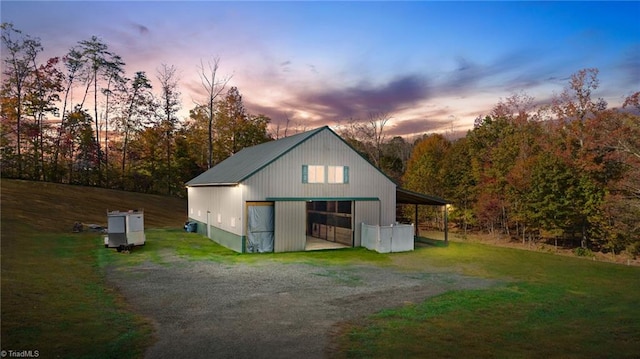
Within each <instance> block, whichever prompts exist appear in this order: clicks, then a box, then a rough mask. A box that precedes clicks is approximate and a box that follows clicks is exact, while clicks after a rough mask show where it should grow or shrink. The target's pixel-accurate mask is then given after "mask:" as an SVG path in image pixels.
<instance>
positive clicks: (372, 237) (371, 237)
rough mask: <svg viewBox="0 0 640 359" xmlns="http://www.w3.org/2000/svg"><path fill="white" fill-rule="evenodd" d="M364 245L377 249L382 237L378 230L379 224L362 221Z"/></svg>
mask: <svg viewBox="0 0 640 359" xmlns="http://www.w3.org/2000/svg"><path fill="white" fill-rule="evenodd" d="M361 236H362V238H361V240H362V246H363V247H365V248H367V249H370V250H373V251H375V250H377V248H378V240H379V238H380V233H379V232H378V226H370V225H368V224H364V222H363V223H362V234H361Z"/></svg>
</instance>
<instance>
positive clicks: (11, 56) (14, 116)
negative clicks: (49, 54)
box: [0, 23, 43, 178]
mask: <svg viewBox="0 0 640 359" xmlns="http://www.w3.org/2000/svg"><path fill="white" fill-rule="evenodd" d="M0 26H1V30H2V35H1V39H2V48H3V51H2V52H3V53H4V54H6V55H5V57H4V58H3V62H4V66H3V67H2V68H3V70H2V75H3V80H2V99H3V101H2V105H3V109H2V115H3V118H2V121H3V125H4V126H3V127H4V128H5V129H10V132H8V133H4V132H3V137H4V136H11V135H13V136H15V142H14V143H15V154H16V157H15V160H14V161H13V164H15V166H16V168H17V173H16V176H17V177H19V178H21V177H23V172H22V167H23V164H22V132H23V129H22V125H23V119H24V118H23V117H24V102H25V95H26V92H27V91H28V89H27V85H28V82H29V81H30V79H31V83H33V82H34V81H33V77H34V76H35V70H36V67H35V63H36V57H37V55H38V54H39V53H40V52H42V50H43V48H42V45H41V44H40V40H39V39H38V38H32V37H31V36H29V35H26V34H23V33H22V31H20V30H18V29H16V28H14V27H13V24H11V23H2V25H0ZM5 139H7V137H5ZM12 142H13V141H12ZM7 154H8V153H6V152H5V154H3V157H4V156H5V155H7ZM4 169H5V166H3V170H4Z"/></svg>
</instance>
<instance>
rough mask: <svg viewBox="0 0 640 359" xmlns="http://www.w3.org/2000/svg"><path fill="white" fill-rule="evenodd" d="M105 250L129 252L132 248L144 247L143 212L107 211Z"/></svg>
mask: <svg viewBox="0 0 640 359" xmlns="http://www.w3.org/2000/svg"><path fill="white" fill-rule="evenodd" d="M107 219H108V227H107V233H108V234H107V236H105V237H104V246H105V247H106V248H116V249H117V250H118V252H121V251H123V250H131V249H133V247H134V246H144V242H145V235H144V211H141V210H134V211H133V210H132V211H127V212H120V211H111V212H109V211H107Z"/></svg>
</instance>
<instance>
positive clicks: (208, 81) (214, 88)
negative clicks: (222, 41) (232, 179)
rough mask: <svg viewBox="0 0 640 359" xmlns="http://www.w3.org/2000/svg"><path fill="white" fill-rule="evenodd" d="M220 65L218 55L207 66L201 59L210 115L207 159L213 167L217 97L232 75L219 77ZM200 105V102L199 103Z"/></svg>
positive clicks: (200, 70) (202, 76) (201, 78)
mask: <svg viewBox="0 0 640 359" xmlns="http://www.w3.org/2000/svg"><path fill="white" fill-rule="evenodd" d="M219 67H220V58H218V57H216V58H214V59H213V62H207V66H206V67H205V65H204V63H203V62H202V60H200V67H199V68H198V70H199V75H200V81H201V82H202V87H203V88H204V89H205V91H206V92H207V99H206V108H207V111H208V114H207V115H208V117H209V119H208V120H209V156H208V160H207V168H211V167H213V140H214V138H213V136H214V131H213V119H214V118H215V107H216V103H215V102H216V99H217V98H218V96H219V95H220V94H221V93H222V91H224V88H225V87H226V86H227V83H229V81H230V80H231V76H226V77H219V76H218V75H219V74H218V69H219ZM199 105H200V104H199Z"/></svg>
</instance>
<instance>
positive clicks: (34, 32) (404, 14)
mask: <svg viewBox="0 0 640 359" xmlns="http://www.w3.org/2000/svg"><path fill="white" fill-rule="evenodd" d="M0 6H1V18H2V21H3V22H12V23H13V24H14V27H15V28H17V29H20V30H22V31H23V32H25V33H27V34H29V35H31V36H33V37H39V38H40V40H41V42H42V45H43V46H44V48H45V51H44V54H42V58H41V59H40V60H41V61H44V60H45V59H46V58H48V57H52V56H64V55H65V54H66V53H67V52H68V50H69V49H70V48H71V47H73V46H75V45H76V44H77V43H78V41H82V40H87V39H89V38H90V37H91V36H93V35H96V36H98V37H99V38H100V39H101V40H102V41H103V42H105V43H106V44H107V45H108V46H109V49H110V50H111V51H113V52H115V53H116V54H118V55H120V56H121V57H122V58H123V60H124V61H125V63H126V67H125V68H126V71H127V76H129V77H133V74H134V73H135V72H136V71H146V72H147V74H148V76H149V77H150V78H155V74H156V69H158V68H159V67H160V66H161V64H163V63H164V64H168V65H175V66H176V67H177V68H178V70H179V73H180V78H181V81H180V88H181V91H182V105H183V111H182V114H183V116H187V115H188V110H189V109H191V108H193V107H194V105H195V103H196V102H202V100H204V98H206V96H205V94H204V91H203V88H202V85H201V82H200V78H199V76H198V67H199V66H200V63H201V61H203V62H204V63H205V64H206V63H207V61H210V60H212V59H213V58H215V57H218V58H220V69H219V75H227V76H229V75H232V79H231V82H230V85H232V86H237V87H238V89H239V90H240V93H241V94H242V95H243V100H244V103H245V105H246V107H247V109H248V111H249V112H250V113H252V114H259V113H264V114H266V115H268V116H269V117H271V118H272V120H273V121H274V122H279V121H283V120H284V118H285V117H286V116H288V117H289V118H290V120H291V121H292V122H293V123H298V124H300V125H301V126H304V127H306V128H307V129H310V128H314V127H318V126H321V125H335V124H336V123H338V122H339V121H344V120H346V119H348V118H361V119H366V118H368V116H369V114H371V113H379V112H385V113H389V114H391V116H392V117H393V119H392V120H391V121H390V122H389V123H388V126H389V127H388V134H389V135H403V136H404V135H407V136H408V135H412V134H422V133H431V132H448V131H466V130H467V129H469V128H471V127H472V125H473V120H474V119H475V118H476V117H477V116H479V115H483V114H485V115H486V114H488V112H489V111H490V109H491V108H492V107H493V106H494V105H495V104H496V103H497V102H498V101H499V100H500V99H501V98H502V99H504V98H506V97H508V96H510V95H511V94H513V93H515V92H525V93H526V94H528V95H530V96H533V97H534V98H535V99H536V101H540V102H547V101H548V100H549V99H550V97H551V96H552V95H553V94H554V93H555V94H559V93H560V92H561V91H562V89H563V88H564V87H566V86H567V84H568V79H569V76H570V75H571V74H573V73H575V72H577V71H578V70H580V69H583V68H590V67H595V68H598V69H599V70H600V74H599V79H600V88H599V89H598V91H597V92H596V93H595V96H596V97H603V98H604V99H605V100H607V102H608V103H609V105H610V107H617V106H620V104H621V103H622V101H623V100H624V97H626V96H628V95H630V94H631V93H632V92H635V91H639V90H640V2H637V1H635V2H305V1H300V2H217V1H198V2H157V1H135V2H128V1H127V2H117V1H113V2H91V1H82V2H80V1H78V2H59V1H50V2H30V1H29V2H27V1H2V2H1V4H0Z"/></svg>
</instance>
